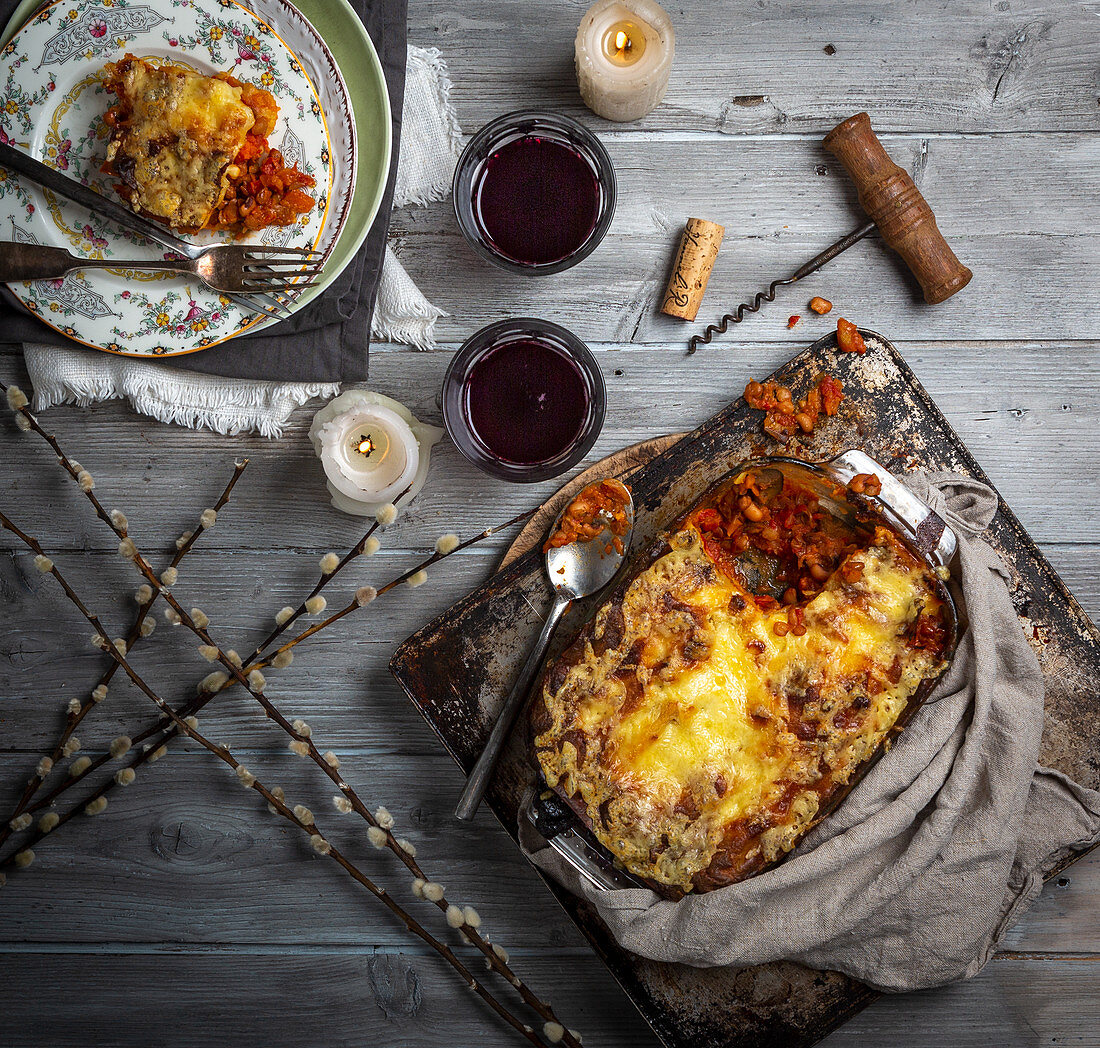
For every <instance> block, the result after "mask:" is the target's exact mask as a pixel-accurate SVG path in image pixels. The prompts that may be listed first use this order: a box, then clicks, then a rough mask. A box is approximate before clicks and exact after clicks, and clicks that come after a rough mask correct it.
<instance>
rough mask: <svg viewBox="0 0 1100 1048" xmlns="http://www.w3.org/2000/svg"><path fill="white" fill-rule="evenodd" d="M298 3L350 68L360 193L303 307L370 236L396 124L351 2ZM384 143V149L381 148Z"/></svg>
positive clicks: (26, 14)
mask: <svg viewBox="0 0 1100 1048" xmlns="http://www.w3.org/2000/svg"><path fill="white" fill-rule="evenodd" d="M42 2H43V0H22V3H20V5H19V6H18V7H17V8H16V9H15V12H14V13H13V14H12V16H11V18H10V19H9V21H8V24H7V26H6V27H5V28H4V33H3V36H2V37H0V47H3V46H4V44H6V43H7V42H8V41H9V40H10V39H11V38H12V36H14V35H15V33H16V32H17V31H18V30H19V29H20V27H22V25H23V24H24V23H25V22H26V21H27V20H28V19H29V18H30V17H31V15H33V14H34V12H35V11H36V10H37V9H38V8H39V7H41V6H42ZM282 2H286V0H282ZM256 6H257V7H259V8H261V11H259V12H257V13H259V14H262V9H263V7H264V5H263V4H262V3H260V4H257V5H256ZM294 6H295V7H296V8H297V9H298V10H299V11H300V12H301V13H302V15H304V16H305V18H306V19H307V20H308V21H309V22H310V23H311V24H312V26H313V28H314V29H316V30H317V34H318V35H319V36H320V37H321V39H322V40H324V42H325V43H326V44H327V45H328V48H329V50H330V51H331V52H332V56H333V58H335V59H336V64H337V65H338V66H339V67H340V69H341V71H346V72H345V74H344V81H345V82H346V84H347V88H348V94H349V95H350V97H351V104H352V111H353V115H354V119H355V129H356V136H357V138H358V154H359V156H358V161H359V167H358V170H357V172H356V178H355V192H354V195H353V197H352V202H351V209H350V211H349V212H348V217H347V221H346V222H345V223H344V229H343V232H342V233H341V234H340V239H339V240H337V242H336V245H335V246H334V247H333V249H332V253H331V254H330V255H329V258H328V262H327V263H326V265H325V270H324V273H323V274H322V276H321V279H320V281H318V283H317V286H316V287H314V288H311V289H310V290H309V291H307V292H306V293H305V294H304V295H302V296H301V298H300V299H299V300H298V302H299V303H300V305H304V304H305V303H306V302H309V301H310V300H312V299H313V298H316V297H317V295H320V294H322V293H323V292H324V290H325V288H326V287H328V285H329V284H331V283H332V282H333V281H334V280H335V279H336V278H337V277H338V276H339V275H340V274H341V273H342V272H343V270H344V269H345V267H346V266H347V265H348V263H349V262H350V261H351V260H352V259H353V258H354V257H355V253H356V252H357V251H358V250H359V248H360V247H362V245H363V241H364V240H366V239H367V234H368V233H369V232H370V228H371V225H372V224H373V223H374V219H375V216H376V215H377V214H378V208H379V205H380V204H381V203H382V195H383V193H385V191H386V182H387V180H388V179H389V172H390V151H391V149H392V134H391V130H392V125H391V121H390V96H389V92H388V91H387V90H386V77H385V74H384V73H383V72H382V63H381V62H380V61H379V59H378V52H377V51H375V49H374V44H373V42H372V41H371V38H370V36H369V34H368V33H367V30H366V27H365V26H364V25H363V23H362V22H361V21H360V19H359V16H358V15H357V14H356V13H355V11H354V9H353V8H352V6H351V4H350V3H349V2H348V0H297V2H296V3H295V5H294ZM379 145H380V146H381V147H382V148H377V147H378V146H379ZM299 308H300V307H299Z"/></svg>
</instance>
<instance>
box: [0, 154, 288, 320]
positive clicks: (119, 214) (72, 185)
mask: <svg viewBox="0 0 1100 1048" xmlns="http://www.w3.org/2000/svg"><path fill="white" fill-rule="evenodd" d="M0 167H6V168H7V169H8V170H9V171H14V172H15V173H16V174H19V175H23V176H24V177H25V178H28V179H30V181H31V182H34V183H35V184H37V185H39V186H41V187H42V188H43V189H49V190H51V191H52V192H54V193H57V194H58V195H59V196H63V197H65V199H67V200H71V201H72V202H73V203H74V204H79V205H80V206H81V207H84V208H87V209H88V210H89V211H91V212H92V214H94V215H97V216H99V217H100V218H106V219H109V220H110V221H112V222H116V223H118V225H120V226H123V227H124V228H125V229H129V230H132V231H133V232H135V233H140V234H141V236H143V237H145V238H146V239H147V240H153V241H155V242H156V243H158V244H162V245H163V246H164V247H167V248H170V249H171V250H172V251H177V252H179V254H181V255H184V256H186V257H187V258H198V257H199V255H201V254H202V253H203V251H205V250H206V249H205V248H204V247H202V246H201V245H199V244H189V243H188V242H187V241H186V240H183V239H182V238H180V237H178V236H176V235H175V234H174V233H172V232H169V230H167V229H165V228H164V227H163V226H161V225H159V224H158V223H156V222H153V221H151V220H150V219H148V218H142V217H141V215H138V214H135V213H134V212H133V211H131V210H130V208H129V207H127V206H126V205H125V204H122V203H119V201H117V200H111V199H109V198H108V197H105V196H104V195H103V194H102V193H97V192H96V191H95V190H94V189H92V188H90V187H89V186H85V185H82V184H81V183H80V182H75V181H74V180H73V179H71V178H68V177H66V176H65V175H63V174H62V173H61V172H60V171H55V170H54V169H53V168H52V167H47V166H46V165H45V164H43V163H42V162H41V161H39V160H35V158H34V157H32V156H30V155H28V154H27V153H24V152H23V151H22V150H20V149H15V148H13V147H12V146H10V145H8V144H7V143H6V142H0ZM59 250H61V249H59ZM62 253H63V254H64V255H66V256H67V255H68V252H67V251H63V250H62ZM69 264H70V265H71V262H70V263H69ZM56 275H57V273H56V272H54V273H50V274H49V276H50V277H55V276H56ZM19 279H20V280H34V279H42V278H35V277H25V276H24V277H19ZM230 297H231V298H233V300H234V301H235V302H237V303H238V304H239V305H241V306H243V307H244V308H245V309H248V310H250V311H251V312H253V313H259V314H260V315H261V316H267V317H272V318H273V319H282V317H283V316H284V315H289V314H288V313H287V311H286V305H285V304H284V303H282V302H280V301H279V300H278V299H277V298H275V297H274V296H273V295H232V296H230Z"/></svg>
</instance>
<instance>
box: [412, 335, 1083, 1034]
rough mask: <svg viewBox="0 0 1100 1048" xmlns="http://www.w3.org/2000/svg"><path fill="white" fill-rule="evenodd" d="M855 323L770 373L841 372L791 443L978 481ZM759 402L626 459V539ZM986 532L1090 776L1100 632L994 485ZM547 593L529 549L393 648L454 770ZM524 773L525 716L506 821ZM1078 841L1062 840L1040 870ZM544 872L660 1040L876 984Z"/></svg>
mask: <svg viewBox="0 0 1100 1048" xmlns="http://www.w3.org/2000/svg"><path fill="white" fill-rule="evenodd" d="M863 334H864V337H865V339H866V341H867V346H868V352H867V354H866V355H864V356H858V355H854V354H838V353H837V352H836V336H835V334H833V335H829V336H827V337H825V338H823V339H820V340H819V341H817V342H815V343H814V344H813V345H812V346H810V347H809V348H808V349H807V350H805V351H804V352H803V353H801V354H799V355H798V356H797V357H795V358H794V359H793V360H791V361H789V362H788V363H787V364H785V365H784V366H783V367H781V368H779V370H778V371H776V372H775V374H774V375H773V376H772V377H774V378H776V379H778V380H780V381H782V382H784V383H785V384H786V385H789V386H790V387H791V388H792V389H793V390H794V391H795V392H796V394H797V395H798V396H801V395H804V393H805V392H806V391H807V390H808V389H809V387H810V386H811V385H813V384H814V383H816V381H817V378H818V377H819V375H820V374H821V373H822V372H823V371H828V372H829V373H830V374H832V375H835V376H836V377H837V378H839V379H840V380H841V382H843V384H844V392H845V400H844V402H843V404H842V405H841V409H840V412H839V413H838V414H837V415H836V416H835V417H834V418H832V419H829V420H827V421H826V422H825V423H824V424H823V425H822V426H821V427H820V428H819V430H818V432H817V433H815V434H814V436H813V437H812V438H811V441H810V442H808V443H807V445H806V446H804V447H803V448H801V449H796V450H794V452H793V453H794V454H796V455H798V456H799V457H801V458H807V459H818V460H819V459H824V458H830V457H832V456H833V455H835V454H837V453H838V452H840V451H841V450H843V449H845V448H847V447H858V448H861V449H862V450H864V451H866V452H867V453H868V454H869V455H871V456H872V457H874V458H876V459H878V460H879V461H880V462H882V463H883V464H884V465H886V466H887V467H888V468H889V469H890V470H891V471H892V472H894V473H896V474H904V473H906V472H911V471H915V470H954V471H956V472H959V473H963V474H966V475H968V476H972V477H976V478H977V479H979V480H982V481H984V482H985V483H987V484H988V483H989V480H988V478H987V477H986V476H985V474H984V473H983V472H982V470H981V467H979V466H978V464H977V462H976V461H975V460H974V458H973V456H971V454H970V453H969V451H967V449H966V448H965V446H964V445H963V443H962V441H961V440H959V438H958V436H957V435H956V434H955V432H954V431H953V430H952V429H951V427H950V426H949V425H948V423H947V420H946V419H945V418H944V417H943V415H942V414H941V413H940V411H939V409H938V408H937V407H936V406H935V404H934V403H933V402H932V400H931V399H930V398H929V396H928V394H927V393H926V392H925V391H924V389H923V388H922V387H921V385H920V383H919V382H918V381H917V379H916V377H915V376H914V375H913V373H912V371H911V370H910V369H909V367H908V365H906V363H905V361H904V360H903V359H902V357H901V354H900V353H899V352H898V351H897V350H896V349H895V348H894V346H893V345H891V344H890V343H889V342H888V341H887V340H886V339H885V338H883V337H882V336H881V335H877V334H875V333H874V332H870V331H864V332H863ZM760 417H761V416H760V413H759V412H758V411H753V410H751V409H750V408H749V407H748V406H747V405H746V404H745V402H744V401H743V400H742V399H738V400H736V401H735V402H734V403H732V404H730V405H729V406H728V407H727V408H724V409H723V410H722V411H720V412H718V414H717V415H715V416H714V417H713V418H711V419H709V420H708V421H707V422H705V423H703V425H701V426H700V427H699V428H698V429H696V430H695V431H694V432H692V433H689V434H688V435H687V436H686V437H684V439H683V440H681V441H679V442H678V443H677V444H675V445H673V446H672V447H671V448H669V449H668V450H667V451H665V452H663V453H662V454H661V455H659V456H657V458H655V459H654V460H653V461H652V462H650V463H648V464H647V465H645V466H643V467H642V468H641V469H640V470H639V471H638V472H637V473H635V474H634V475H633V476H632V477H631V480H630V484H631V488H632V489H633V493H634V504H635V512H636V518H635V520H636V523H635V539H634V541H635V542H636V543H639V544H640V545H642V544H648V543H649V542H650V541H651V540H652V539H653V538H654V536H655V535H656V534H657V532H658V531H659V530H660V528H661V526H662V525H663V524H665V523H667V522H668V521H670V520H672V519H674V518H675V517H677V516H679V515H680V514H681V513H682V512H683V511H684V510H685V509H686V508H687V507H688V506H689V505H690V504H691V503H692V502H693V501H694V500H695V499H696V498H697V497H698V496H699V494H700V493H701V492H702V491H703V490H704V489H705V488H707V487H708V486H709V485H710V484H711V483H712V482H713V481H714V480H716V479H717V478H718V477H719V476H721V475H722V474H723V473H725V472H726V471H727V470H729V469H730V468H731V467H732V466H733V465H735V464H736V463H737V462H739V461H741V460H743V459H746V458H751V457H754V456H757V455H760V454H767V453H769V451H772V450H774V445H772V446H771V447H769V446H768V445H769V444H770V442H769V441H767V440H766V438H764V437H763V436H762V435H761V434H760ZM985 537H986V538H987V539H988V540H989V542H990V543H991V544H992V545H993V547H994V548H995V549H996V550H997V552H998V553H999V554H1000V555H1001V557H1002V558H1003V559H1004V561H1005V563H1006V564H1007V565H1008V566H1009V569H1010V571H1011V574H1012V598H1013V601H1014V603H1015V605H1016V609H1017V612H1018V613H1019V615H1020V617H1021V621H1022V625H1023V628H1024V630H1025V633H1026V635H1027V637H1028V639H1029V640H1030V641H1031V643H1032V646H1033V648H1034V649H1035V652H1036V654H1037V655H1038V657H1039V662H1040V664H1041V666H1042V668H1043V673H1044V676H1045V677H1046V688H1047V691H1046V713H1047V716H1046V725H1045V730H1044V736H1043V744H1042V750H1041V753H1040V760H1041V761H1042V763H1044V764H1046V765H1048V766H1050V767H1053V768H1057V769H1058V770H1060V771H1063V772H1065V773H1066V774H1067V775H1069V776H1070V777H1072V778H1074V779H1076V780H1077V781H1078V782H1081V783H1082V784H1084V785H1086V786H1091V787H1094V788H1096V787H1100V738H1097V737H1096V735H1095V731H1094V725H1095V723H1096V718H1097V714H1098V713H1100V690H1098V689H1100V632H1098V631H1097V629H1096V627H1095V626H1094V625H1093V624H1092V622H1090V621H1089V619H1088V617H1087V616H1086V615H1085V613H1084V612H1083V611H1082V609H1081V607H1080V605H1079V604H1078V603H1077V601H1076V600H1075V599H1074V598H1073V596H1072V595H1071V594H1070V593H1069V591H1068V590H1067V589H1066V587H1065V585H1064V584H1063V583H1062V581H1061V579H1060V578H1059V577H1058V575H1057V574H1056V573H1055V571H1054V569H1053V568H1052V567H1051V566H1050V564H1048V563H1047V561H1046V559H1045V558H1044V557H1043V555H1042V554H1041V553H1040V552H1039V550H1038V548H1037V547H1036V545H1035V543H1034V542H1033V541H1032V540H1031V538H1030V537H1029V536H1028V534H1027V532H1025V531H1024V529H1023V527H1022V526H1021V524H1020V522H1019V521H1018V520H1017V519H1016V517H1015V516H1014V515H1013V513H1012V511H1011V510H1010V509H1009V508H1008V506H1007V505H1006V504H1005V502H1004V500H1003V499H1002V500H1000V505H999V509H998V512H997V515H996V517H995V518H994V520H993V522H992V524H991V525H990V527H989V530H988V532H987V533H986V536H985ZM549 604H550V594H549V592H548V587H547V585H546V583H545V582H544V580H543V577H542V567H541V562H540V555H539V553H538V551H537V549H536V550H533V551H531V552H530V553H527V554H526V555H524V556H523V557H520V558H519V559H518V560H517V561H515V562H514V563H512V564H511V565H510V566H509V567H507V568H506V569H504V570H503V571H501V572H500V573H499V574H497V575H495V576H493V577H492V578H491V579H489V581H488V582H487V583H486V584H485V585H483V586H481V587H480V588H479V589H477V590H475V591H474V592H473V593H471V594H470V595H469V596H468V597H466V598H465V599H464V600H461V601H459V602H458V603H457V604H456V605H454V607H452V608H451V609H450V610H449V611H447V612H446V613H445V614H443V615H441V616H440V617H439V618H437V619H436V620H434V621H433V622H430V623H429V624H428V625H427V626H425V627H424V628H423V629H422V630H420V631H419V632H417V633H416V634H415V635H414V636H413V637H410V638H409V639H408V640H407V641H405V643H404V644H402V645H401V647H400V648H398V650H397V652H396V654H395V655H394V657H393V660H392V662H391V663H390V669H391V670H392V672H393V674H394V676H395V677H396V678H397V680H398V681H399V682H400V684H401V685H402V687H403V688H404V689H405V690H406V692H408V694H409V696H410V698H411V699H412V701H413V703H414V704H415V705H416V708H417V709H418V710H419V711H420V712H421V714H422V715H423V716H424V718H425V719H426V720H427V721H428V723H429V724H430V725H431V727H432V728H433V730H434V731H435V732H436V734H437V735H438V736H439V738H440V740H441V741H442V742H443V745H444V746H445V747H446V748H447V750H448V752H449V753H450V754H451V756H453V757H454V759H455V760H456V761H457V762H458V763H459V765H460V766H461V767H462V768H463V769H464V770H469V768H470V767H471V766H472V765H473V763H474V761H475V760H476V759H477V756H478V754H479V752H480V750H481V748H482V746H483V744H484V742H485V739H486V738H487V736H488V734H489V728H490V725H491V721H492V718H493V716H494V715H495V712H496V710H497V709H498V708H499V705H500V703H501V702H502V701H503V697H504V695H505V694H506V693H507V691H508V688H509V685H510V682H511V680H512V679H513V677H514V676H515V674H516V673H517V672H518V670H519V667H520V665H522V663H523V660H524V658H525V657H526V654H527V652H528V650H529V648H530V645H531V643H532V642H533V640H534V638H535V636H536V635H537V633H538V630H539V627H540V625H541V620H542V616H543V614H544V613H545V610H546V609H547V608H548V607H549ZM587 610H588V609H587V608H586V607H585V606H584V603H582V606H581V607H579V608H577V609H575V610H574V611H573V612H572V613H571V614H572V615H574V616H576V617H575V618H573V619H572V621H571V622H570V621H567V622H565V623H563V625H562V626H561V627H560V628H559V630H558V637H559V638H560V639H559V641H558V646H557V649H560V647H561V645H562V644H563V643H564V642H565V639H566V638H568V637H569V636H570V635H571V634H572V633H573V632H574V627H575V626H576V624H578V623H579V622H580V621H581V620H582V619H583V618H584V616H585V613H586V611H587ZM557 649H553V650H552V652H551V654H553V653H554V652H555V651H556V650H557ZM531 774H532V773H531V767H530V761H529V758H528V755H527V750H526V744H525V732H523V731H517V732H514V733H513V737H512V740H511V743H510V745H509V747H508V749H507V750H506V752H505V754H504V756H503V758H502V760H501V763H500V766H499V768H498V771H497V774H496V777H495V778H494V780H493V783H492V785H491V787H490V789H489V793H488V795H487V800H488V802H489V804H490V806H491V807H492V810H493V812H494V813H495V814H496V816H497V818H498V819H499V820H500V821H501V823H502V825H503V826H504V828H505V829H506V830H507V831H508V833H510V834H511V835H512V836H513V837H515V835H516V815H517V811H518V806H519V802H520V800H521V798H522V795H523V791H524V787H525V785H526V783H527V781H528V778H529V776H530V775H531ZM1082 854H1083V853H1082ZM1079 857H1080V855H1071V856H1068V857H1067V858H1066V859H1064V860H1063V861H1062V862H1060V863H1059V864H1058V866H1056V867H1053V868H1052V869H1050V870H1048V871H1046V874H1047V876H1048V877H1049V876H1052V875H1053V874H1055V873H1057V872H1058V871H1059V870H1060V869H1064V868H1065V867H1066V866H1068V865H1069V863H1070V862H1072V861H1074V860H1075V859H1076V858H1079ZM547 884H548V886H549V888H550V890H551V891H552V892H554V894H555V895H556V896H557V898H558V901H559V902H560V903H561V904H562V906H563V907H564V908H565V910H566V912H567V913H568V914H569V915H570V917H571V918H572V919H573V921H574V922H575V923H576V924H577V926H578V927H579V928H580V929H581V931H582V932H583V933H584V934H585V935H586V936H587V938H588V940H589V942H591V944H592V946H593V948H594V949H595V951H596V953H597V954H599V956H600V957H601V958H602V959H603V961H604V962H605V963H606V964H607V966H608V967H609V968H610V969H611V971H612V973H613V974H614V975H615V977H616V978H617V979H618V980H619V982H620V983H621V984H622V986H623V988H624V989H625V990H626V992H627V994H629V996H630V998H631V1000H633V1001H634V1003H635V1005H637V1007H638V1009H639V1011H640V1012H641V1013H642V1015H643V1016H644V1018H645V1019H646V1021H647V1022H649V1024H650V1025H651V1026H652V1027H653V1029H654V1031H655V1032H656V1033H657V1035H658V1037H660V1038H661V1040H662V1041H663V1042H664V1043H665V1044H666V1045H667V1046H668V1048H689V1046H690V1048H749V1046H753V1048H756V1046H763V1045H776V1046H779V1045H783V1046H798V1045H809V1044H813V1043H814V1042H815V1041H817V1040H819V1039H820V1038H822V1037H824V1036H825V1035H826V1034H827V1033H829V1032H830V1031H831V1030H833V1029H835V1028H836V1027H838V1026H840V1025H841V1024H842V1023H843V1022H845V1021H846V1020H847V1019H848V1018H849V1017H850V1016H852V1015H853V1014H855V1013H856V1012H857V1011H859V1010H860V1009H862V1008H864V1007H866V1006H867V1005H868V1004H869V1003H870V1002H871V1001H872V1000H874V999H875V997H876V996H877V994H876V993H875V991H873V990H871V989H870V988H869V987H867V986H865V985H863V984H862V983H859V982H857V981H855V980H853V979H849V978H847V977H846V976H843V975H840V974H839V973H837V972H823V971H813V970H811V969H808V968H804V967H802V966H801V965H797V964H793V963H789V962H776V963H773V964H767V965H760V966H756V967H751V968H741V969H732V968H719V969H697V968H690V967H687V966H685V965H675V964H664V963H660V962H657V961H649V960H646V959H644V958H641V957H638V956H636V955H634V954H631V953H628V952H626V951H625V950H622V949H621V948H620V947H619V946H618V945H617V944H616V943H615V941H614V940H613V939H612V938H611V936H610V935H609V934H608V932H607V929H606V927H605V926H604V925H603V923H602V922H601V921H600V919H599V917H598V916H597V915H596V913H595V911H594V910H593V909H592V908H591V907H589V906H587V905H586V904H584V903H583V902H581V901H579V900H578V899H576V898H574V897H573V896H572V895H570V894H569V893H567V892H565V891H563V890H562V889H560V888H559V887H558V886H557V885H555V884H553V883H551V882H549V881H547Z"/></svg>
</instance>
